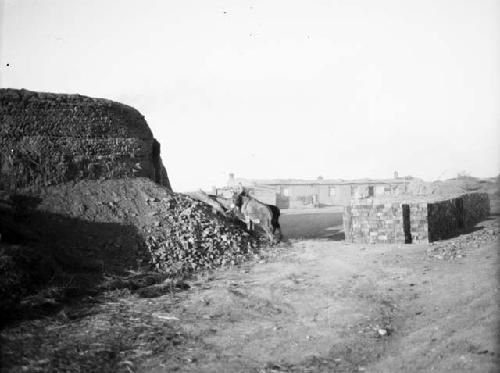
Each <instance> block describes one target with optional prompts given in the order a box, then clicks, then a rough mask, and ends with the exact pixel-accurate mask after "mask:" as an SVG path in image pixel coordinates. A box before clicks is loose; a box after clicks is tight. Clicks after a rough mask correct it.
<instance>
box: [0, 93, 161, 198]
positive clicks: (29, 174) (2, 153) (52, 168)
mask: <svg viewBox="0 0 500 373" xmlns="http://www.w3.org/2000/svg"><path fill="white" fill-rule="evenodd" d="M137 176H144V177H148V178H150V179H152V180H153V181H155V182H157V183H159V184H162V185H164V186H167V187H168V188H170V184H169V180H168V176H167V173H166V170H165V168H164V167H163V164H162V161H161V158H160V146H159V143H158V142H157V141H156V140H155V139H154V138H153V135H152V133H151V130H150V129H149V127H148V125H147V123H146V121H145V119H144V117H143V116H142V115H141V114H140V113H139V112H138V111H137V110H135V109H133V108H131V107H129V106H126V105H123V104H119V103H116V102H112V101H109V100H104V99H94V98H90V97H85V96H80V95H62V94H51V93H40V92H31V91H26V90H15V89H0V190H7V191H15V190H19V189H21V190H26V189H29V190H38V189H40V188H42V187H44V186H48V185H53V184H59V183H63V182H66V181H71V180H73V181H77V180H81V179H113V178H123V177H137Z"/></svg>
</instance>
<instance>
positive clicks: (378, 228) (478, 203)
mask: <svg viewBox="0 0 500 373" xmlns="http://www.w3.org/2000/svg"><path fill="white" fill-rule="evenodd" d="M489 213H490V201H489V197H488V195H487V194H486V193H468V194H463V195H460V196H456V197H455V198H448V199H443V198H438V197H436V196H429V197H427V198H422V197H419V198H415V197H411V196H407V198H406V199H403V198H402V199H401V200H394V199H385V200H381V199H370V198H368V199H356V200H353V201H352V202H351V205H350V206H347V207H346V208H345V209H344V231H345V235H346V240H347V241H350V242H357V243H421V242H433V241H437V240H442V239H446V238H450V237H453V236H456V235H458V234H460V233H461V232H463V231H467V230H470V229H472V228H473V227H474V225H475V224H477V223H478V222H480V221H481V220H483V219H485V218H486V217H487V216H488V215H489Z"/></svg>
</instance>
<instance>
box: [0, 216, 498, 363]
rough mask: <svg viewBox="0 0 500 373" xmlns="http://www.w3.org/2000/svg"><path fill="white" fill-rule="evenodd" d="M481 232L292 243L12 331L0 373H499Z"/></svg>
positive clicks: (492, 250)
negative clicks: (399, 241) (427, 239)
mask: <svg viewBox="0 0 500 373" xmlns="http://www.w3.org/2000/svg"><path fill="white" fill-rule="evenodd" d="M477 228H478V229H477V230H475V231H474V232H471V233H468V234H465V235H462V236H459V237H457V238H454V239H451V240H447V241H443V242H441V243H439V246H438V245H427V244H419V245H357V244H346V243H345V242H343V241H332V240H327V239H323V240H317V239H316V240H314V239H313V240H293V241H290V242H289V243H288V244H282V245H281V246H280V247H275V248H273V249H270V250H269V251H267V254H265V255H262V256H260V257H258V258H254V259H253V260H251V261H249V262H246V263H243V264H241V265H238V266H234V267H227V268H225V269H217V270H214V271H211V272H205V274H202V275H199V276H197V277H193V278H192V279H190V280H185V281H171V280H166V282H164V283H163V284H162V286H164V287H165V288H166V289H167V288H168V289H169V291H168V292H166V293H165V292H163V293H160V294H162V295H160V296H158V295H159V294H157V293H148V292H142V293H141V292H134V291H131V290H130V289H129V288H123V289H121V290H112V291H111V290H110V291H104V292H102V293H100V294H97V295H95V296H88V297H87V298H84V299H81V300H79V301H78V302H76V303H73V304H67V305H65V306H64V307H62V308H61V309H58V310H55V311H54V312H53V313H52V314H51V315H49V316H45V317H43V318H36V317H35V318H33V319H32V320H25V321H22V322H18V323H15V324H11V325H9V326H8V327H6V328H4V330H3V331H2V334H1V337H2V344H1V345H2V351H1V356H2V360H1V361H2V364H3V370H4V371H13V372H16V371H19V372H21V371H75V372H76V371H95V372H117V371H118V372H119V371H123V372H171V371H179V372H224V371H226V372H280V371H281V372H283V371H284V372H332V371H340V372H359V371H369V372H389V371H390V372H417V371H419V372H422V371H425V372H427V371H438V372H471V371H480V372H495V371H498V368H499V366H500V365H499V363H500V360H499V357H500V355H499V353H500V350H499V349H498V321H499V317H498V315H499V314H500V313H499V312H498V311H499V309H498V302H497V301H498V289H499V285H498V280H497V270H498V240H497V238H498V220H496V219H490V220H487V221H485V222H483V223H481V224H480V225H479V226H478V227H477ZM285 229H286V227H285ZM289 231H290V228H289ZM493 232H495V233H493ZM459 245H460V247H461V253H462V254H460V255H461V256H459V255H443V259H448V258H449V259H450V260H440V259H439V258H438V257H436V256H434V255H429V252H432V251H433V250H434V249H435V248H436V247H441V248H442V249H440V250H444V251H445V252H447V251H450V250H452V249H450V248H452V247H455V246H459ZM155 286H158V285H155Z"/></svg>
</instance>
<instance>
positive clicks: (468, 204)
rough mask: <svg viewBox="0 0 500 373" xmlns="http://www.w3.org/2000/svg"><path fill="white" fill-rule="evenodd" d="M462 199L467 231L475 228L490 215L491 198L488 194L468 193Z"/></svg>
mask: <svg viewBox="0 0 500 373" xmlns="http://www.w3.org/2000/svg"><path fill="white" fill-rule="evenodd" d="M461 198H463V201H464V202H463V204H464V225H465V228H466V229H470V228H472V227H474V226H475V225H476V224H477V223H478V222H480V221H481V220H484V219H485V218H487V217H488V216H489V215H490V212H491V210H490V197H489V196H488V194H487V193H468V194H464V195H463V196H462V197H461Z"/></svg>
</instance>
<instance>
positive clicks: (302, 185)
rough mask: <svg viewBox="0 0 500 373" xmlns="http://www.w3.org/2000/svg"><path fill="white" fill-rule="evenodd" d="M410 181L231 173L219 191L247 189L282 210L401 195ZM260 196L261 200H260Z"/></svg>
mask: <svg viewBox="0 0 500 373" xmlns="http://www.w3.org/2000/svg"><path fill="white" fill-rule="evenodd" d="M408 182H409V178H408V177H401V178H400V177H396V178H393V179H383V180H373V179H360V180H340V179H323V178H321V177H320V178H318V179H316V180H297V179H267V180H266V179H243V178H235V177H234V174H229V180H228V182H227V186H226V187H225V188H216V190H217V192H216V194H218V195H224V194H228V195H229V194H230V193H232V191H233V190H237V189H238V188H242V187H244V188H246V189H247V190H249V191H250V194H252V195H254V196H255V197H256V198H257V199H260V200H261V201H262V202H265V203H269V204H275V205H277V206H278V207H279V208H281V209H288V208H316V207H327V206H347V205H349V204H350V201H351V199H352V198H370V197H381V196H397V195H400V194H404V193H406V191H407V186H408ZM259 197H260V198H259Z"/></svg>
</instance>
